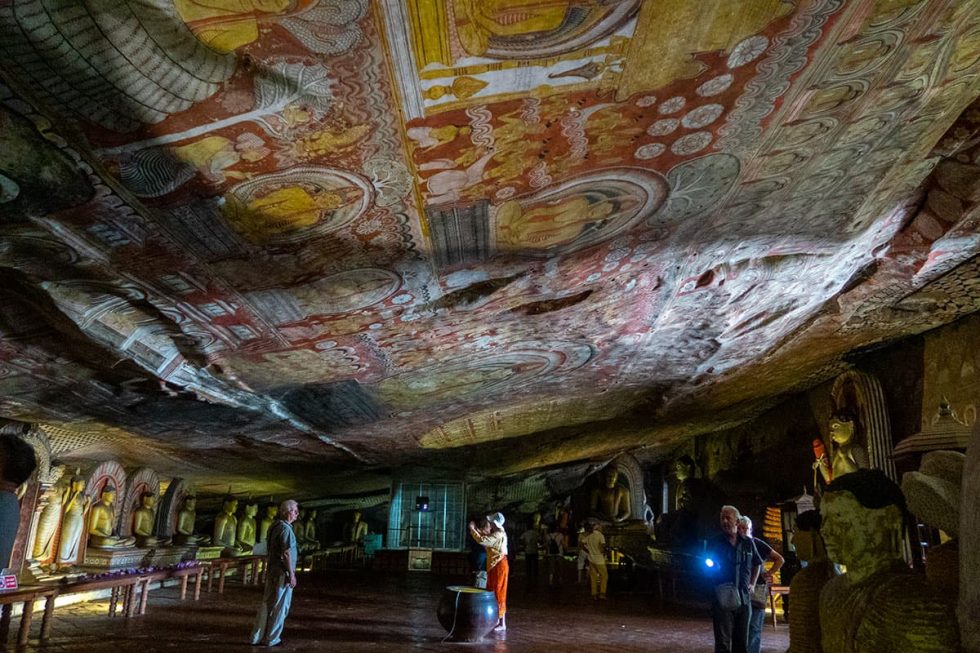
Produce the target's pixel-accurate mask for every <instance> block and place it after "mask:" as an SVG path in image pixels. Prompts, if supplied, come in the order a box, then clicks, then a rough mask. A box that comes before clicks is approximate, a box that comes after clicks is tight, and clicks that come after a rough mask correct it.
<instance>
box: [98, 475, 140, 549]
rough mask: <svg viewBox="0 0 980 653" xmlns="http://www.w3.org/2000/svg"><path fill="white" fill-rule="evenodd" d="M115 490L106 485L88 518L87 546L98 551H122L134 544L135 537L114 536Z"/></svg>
mask: <svg viewBox="0 0 980 653" xmlns="http://www.w3.org/2000/svg"><path fill="white" fill-rule="evenodd" d="M115 502H116V488H115V487H113V486H111V485H106V486H105V488H103V489H102V494H101V495H99V500H98V501H96V502H95V505H93V506H92V514H91V515H90V516H89V526H88V545H89V546H91V547H93V548H98V549H124V548H130V547H132V546H133V545H134V544H135V543H136V538H135V537H119V536H118V535H117V534H116V530H115V524H116V508H115V506H114V505H113V504H115Z"/></svg>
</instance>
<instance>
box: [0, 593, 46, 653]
mask: <svg viewBox="0 0 980 653" xmlns="http://www.w3.org/2000/svg"><path fill="white" fill-rule="evenodd" d="M57 595H58V589H57V588H56V587H43V586H36V585H27V586H24V587H21V588H18V589H15V590H10V591H5V592H0V604H2V605H3V608H2V610H0V645H3V646H4V647H6V645H7V635H8V634H9V633H10V616H11V613H12V612H13V609H14V604H15V603H23V604H24V609H23V612H22V613H21V617H20V629H19V630H18V631H17V646H18V647H24V646H27V639H28V637H29V636H30V634H31V620H32V619H33V618H34V602H35V601H36V600H37V599H39V598H41V597H42V596H43V597H44V598H45V603H44V617H42V619H41V643H44V642H46V641H47V640H48V636H49V635H50V634H51V615H52V613H54V599H55V597H56V596H57Z"/></svg>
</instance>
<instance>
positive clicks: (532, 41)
mask: <svg viewBox="0 0 980 653" xmlns="http://www.w3.org/2000/svg"><path fill="white" fill-rule="evenodd" d="M222 7H225V8H222ZM0 73H2V77H0V416H3V417H6V418H9V419H14V420H21V421H27V422H38V423H40V424H41V425H42V428H43V429H44V430H45V431H46V432H47V433H48V435H49V437H50V439H51V442H52V446H53V448H54V452H55V456H56V458H57V459H58V460H60V461H62V462H66V463H68V464H72V463H75V462H77V461H91V460H101V459H106V458H110V457H112V458H116V459H118V460H119V461H120V462H122V463H123V464H124V465H127V466H128V465H139V464H148V465H150V466H152V467H154V468H155V469H157V471H159V472H160V473H161V474H167V475H177V476H182V477H186V478H189V479H191V480H192V482H198V483H202V484H204V485H205V486H206V488H211V489H213V490H214V491H219V489H223V488H221V487H220V486H221V485H222V484H232V485H233V487H234V488H235V489H236V490H244V489H246V488H253V489H255V490H257V491H264V490H270V491H271V490H273V489H277V488H278V489H282V488H288V489H289V490H290V491H293V492H298V493H299V494H301V495H303V496H316V495H323V494H326V493H331V492H340V491H344V490H350V491H356V490H357V489H358V487H359V485H358V483H359V481H358V480H357V479H358V478H367V477H370V476H371V473H372V472H377V473H378V474H384V473H387V472H388V471H389V470H391V469H393V468H401V467H411V468H417V467H418V466H420V465H425V466H427V467H434V468H439V469H442V470H444V472H443V473H454V474H455V473H459V474H466V475H469V476H471V477H472V476H487V475H493V476H499V475H506V474H514V473H519V472H521V473H524V472H531V471H533V470H541V469H547V468H549V467H552V466H558V465H563V464H570V463H584V462H589V461H591V462H599V461H602V460H606V459H609V458H611V457H613V456H615V455H616V454H617V453H619V452H623V451H633V452H635V453H637V455H639V456H641V458H642V457H645V458H646V459H647V460H654V459H656V458H657V457H658V456H665V455H668V454H669V453H670V451H671V449H673V448H676V447H677V445H678V444H680V443H682V442H684V441H686V440H687V439H689V438H691V437H693V436H694V435H697V434H699V433H705V432H710V431H714V430H718V429H722V428H727V427H730V426H733V425H737V424H739V423H742V422H744V421H745V420H748V419H751V418H753V417H754V416H757V415H759V414H760V413H761V412H762V411H764V410H765V409H766V408H768V407H770V406H772V405H774V404H775V403H777V402H778V401H780V399H781V398H783V397H785V396H786V395H787V394H788V393H791V392H795V391H799V390H802V389H806V388H809V387H812V386H813V385H815V384H817V383H820V382H822V381H825V380H827V379H829V378H831V377H833V376H834V375H836V374H838V373H840V372H841V371H842V370H844V369H846V368H847V358H846V355H847V354H848V353H849V352H853V351H855V350H857V349H861V348H866V347H869V346H874V345H876V344H878V343H883V342H887V341H891V340H894V339H897V338H900V337H903V336H907V335H910V334H915V333H920V332H923V331H925V330H927V329H930V328H933V327H936V326H939V325H941V324H944V323H947V322H949V321H951V320H954V319H956V318H957V317H959V316H961V315H964V314H967V313H970V312H973V311H976V310H978V309H980V270H978V267H980V264H978V258H977V254H978V252H980V226H978V219H980V212H978V209H977V206H978V202H980V174H978V173H980V169H978V166H980V102H978V101H977V98H978V96H980V81H978V80H980V2H978V1H976V0H928V1H919V2H917V1H915V0H877V1H872V0H860V1H851V0H846V1H845V0H793V1H792V2H789V1H784V0H739V1H738V2H732V1H731V0H697V1H695V0H656V1H654V0H649V1H647V2H642V1H639V0H618V1H616V0H612V1H609V2H576V1H574V0H572V1H569V2H534V1H532V0H493V1H491V0H485V1H481V2H473V1H472V0H424V1H423V0H377V1H375V2H369V1H368V0H236V1H234V2H232V1H230V0H229V1H227V2H218V1H212V2H208V3H204V2H198V1H196V0H174V1H172V2H171V1H168V0H114V1H111V2H108V1H105V0H76V1H73V2H69V1H61V0H5V1H4V2H0Z"/></svg>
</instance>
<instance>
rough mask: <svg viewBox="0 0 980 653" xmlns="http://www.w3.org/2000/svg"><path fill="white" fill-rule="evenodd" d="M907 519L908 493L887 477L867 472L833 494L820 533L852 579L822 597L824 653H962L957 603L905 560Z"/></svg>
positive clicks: (847, 479) (837, 581)
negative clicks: (906, 504)
mask: <svg viewBox="0 0 980 653" xmlns="http://www.w3.org/2000/svg"><path fill="white" fill-rule="evenodd" d="M905 512H906V508H905V497H904V496H903V495H902V491H901V489H900V488H899V487H898V485H897V484H895V482H894V481H892V480H891V479H889V478H888V477H887V476H886V475H885V474H884V472H882V471H881V470H877V469H859V470H857V471H854V472H850V473H847V474H843V475H841V476H839V477H836V478H834V480H833V482H832V483H831V484H830V485H828V486H827V489H826V490H825V492H824V495H823V500H822V502H821V504H820V515H821V518H822V522H823V523H822V526H821V528H820V533H821V535H822V536H823V539H824V544H825V546H826V549H827V556H828V558H829V559H830V560H831V561H833V562H836V563H838V564H841V565H845V566H846V568H847V573H844V574H841V575H840V576H837V577H836V578H833V579H831V580H829V581H828V582H827V584H826V585H824V588H823V590H822V591H821V592H820V632H821V643H822V647H823V653H909V652H914V653H940V652H941V651H942V652H948V651H956V650H959V628H958V624H957V621H956V597H955V596H950V595H949V594H948V593H943V592H941V591H940V590H938V589H937V588H935V587H933V586H931V585H930V584H929V583H928V582H927V580H926V577H925V574H922V573H919V572H915V571H912V570H911V569H909V566H908V565H907V564H906V562H905V560H904V558H903V555H902V550H903V548H904V539H905V537H904V515H905ZM793 607H794V609H796V605H795V603H794V606H793Z"/></svg>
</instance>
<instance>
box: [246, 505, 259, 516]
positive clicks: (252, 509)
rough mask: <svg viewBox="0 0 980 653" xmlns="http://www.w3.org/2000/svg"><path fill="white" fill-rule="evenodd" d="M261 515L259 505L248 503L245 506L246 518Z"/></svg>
mask: <svg viewBox="0 0 980 653" xmlns="http://www.w3.org/2000/svg"><path fill="white" fill-rule="evenodd" d="M257 514H259V504H257V503H248V504H246V505H245V516H246V517H252V518H254V517H255V515H257Z"/></svg>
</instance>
